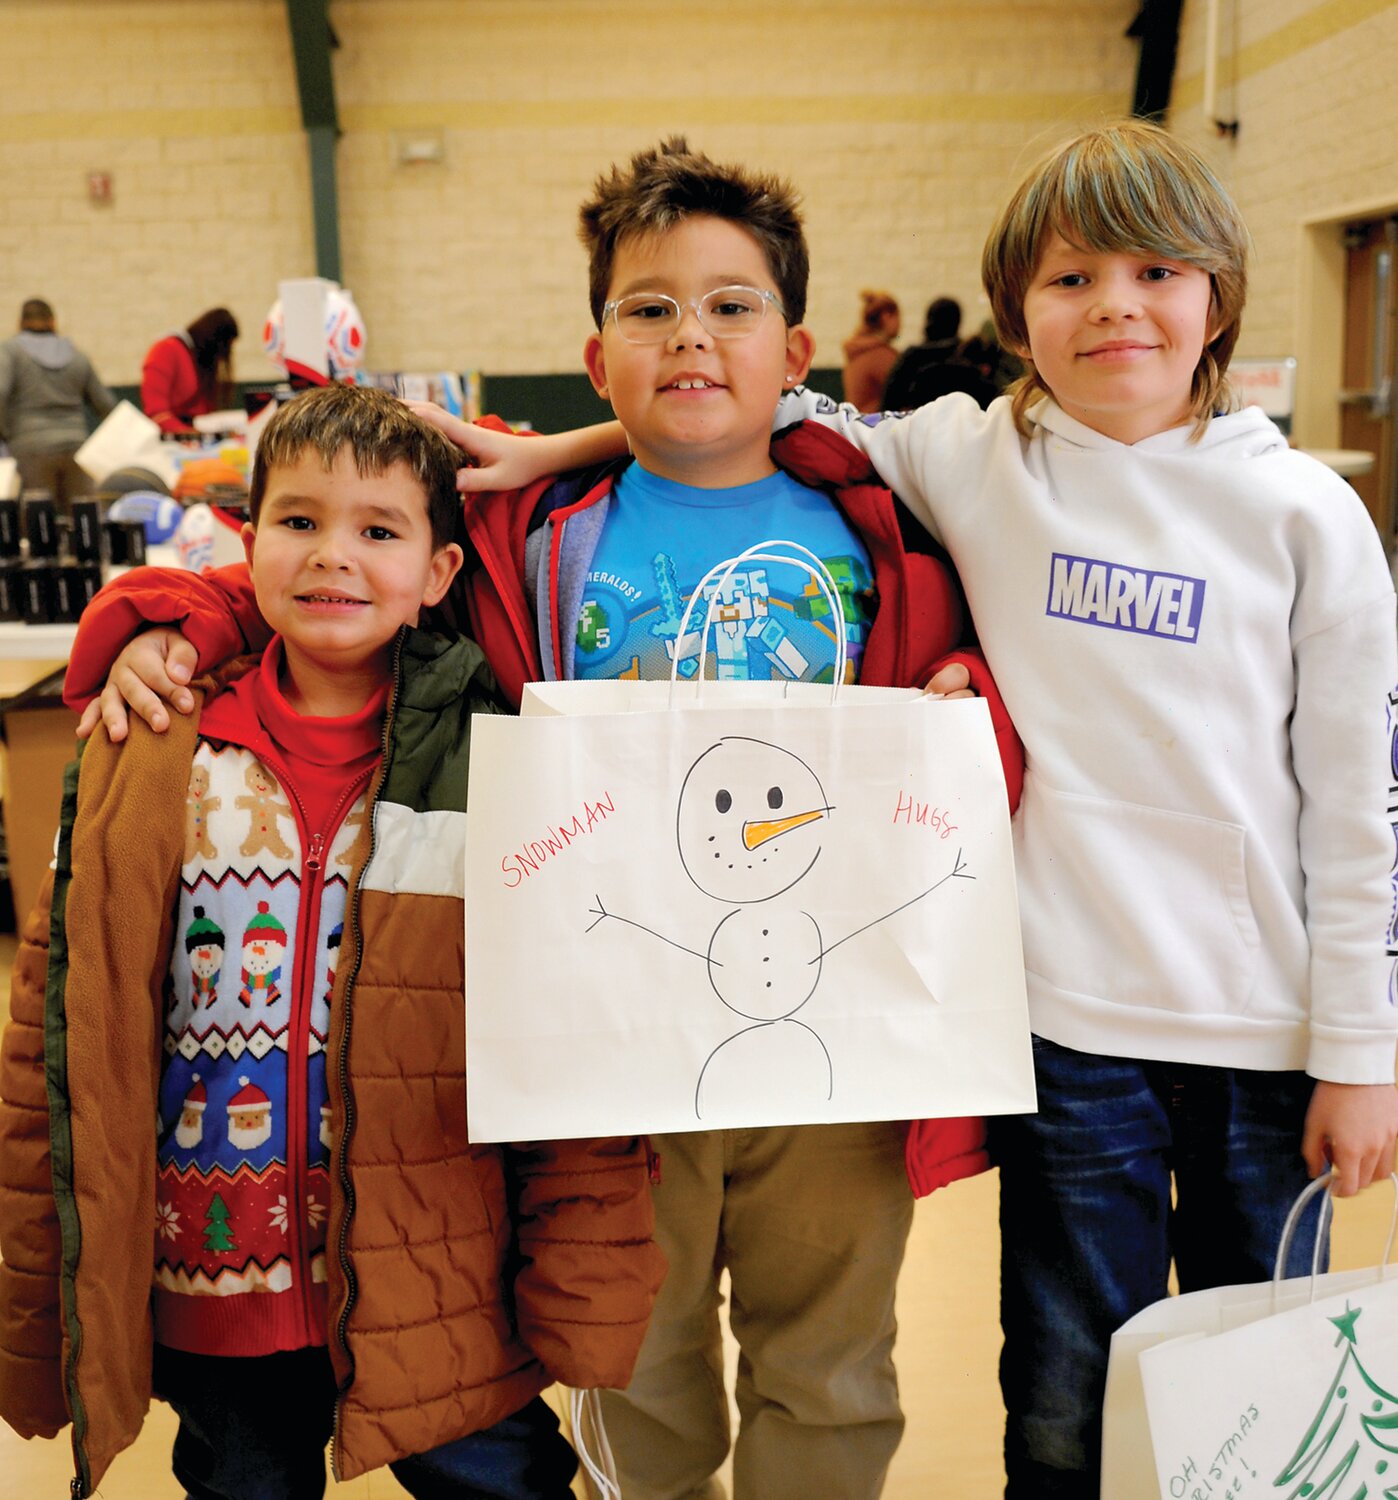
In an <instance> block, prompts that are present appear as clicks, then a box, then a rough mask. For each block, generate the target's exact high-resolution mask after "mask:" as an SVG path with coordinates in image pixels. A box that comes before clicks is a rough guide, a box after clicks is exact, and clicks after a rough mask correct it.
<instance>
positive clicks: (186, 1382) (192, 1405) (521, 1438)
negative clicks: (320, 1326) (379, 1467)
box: [155, 1344, 578, 1500]
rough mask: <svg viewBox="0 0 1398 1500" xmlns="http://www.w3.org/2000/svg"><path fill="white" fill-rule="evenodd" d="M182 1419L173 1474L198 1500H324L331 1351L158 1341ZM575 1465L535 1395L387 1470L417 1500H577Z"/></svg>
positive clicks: (158, 1359)
mask: <svg viewBox="0 0 1398 1500" xmlns="http://www.w3.org/2000/svg"><path fill="white" fill-rule="evenodd" d="M155 1392H156V1395H158V1396H159V1397H161V1399H162V1400H164V1401H167V1402H169V1404H170V1405H171V1406H172V1407H174V1409H175V1412H176V1414H177V1415H178V1417H179V1419H180V1428H179V1432H178V1433H177V1434H176V1436H175V1450H174V1454H173V1455H172V1458H171V1467H172V1468H173V1470H174V1473H175V1478H176V1479H178V1480H179V1482H180V1483H181V1484H182V1485H184V1487H185V1489H186V1490H187V1491H188V1493H189V1495H190V1496H191V1497H193V1500H320V1497H321V1496H322V1495H323V1494H324V1493H325V1445H326V1444H327V1443H328V1442H329V1441H330V1428H331V1423H332V1420H333V1414H334V1408H335V1377H334V1375H333V1373H332V1371H331V1368H330V1356H329V1354H328V1353H327V1352H326V1350H324V1349H296V1350H293V1351H291V1352H289V1353H283V1354H268V1355H262V1356H260V1357H256V1358H250V1359H225V1358H218V1357H215V1356H212V1355H203V1354H186V1353H184V1352H183V1351H181V1350H177V1349H166V1348H163V1347H161V1346H160V1345H158V1344H157V1345H156V1349H155ZM577 1466H578V1463H577V1458H576V1457H575V1456H574V1454H573V1450H572V1449H571V1448H570V1447H569V1446H568V1443H567V1441H566V1439H564V1437H563V1436H562V1434H561V1433H560V1432H559V1430H558V1419H557V1417H555V1416H554V1414H553V1412H552V1411H550V1410H549V1408H548V1406H547V1405H545V1403H544V1402H543V1401H541V1400H539V1399H538V1398H535V1399H534V1400H533V1401H531V1402H530V1403H529V1404H528V1405H527V1406H525V1407H522V1408H521V1409H520V1410H519V1411H517V1412H515V1413H514V1415H513V1416H510V1417H506V1418H505V1420H504V1421H503V1422H497V1423H496V1424H495V1426H494V1427H487V1428H485V1429H484V1430H483V1431H481V1432H474V1433H471V1434H470V1435H469V1436H467V1437H463V1438H458V1439H457V1440H456V1441H455V1442H452V1443H444V1444H443V1445H442V1446H441V1447H440V1448H433V1449H432V1450H431V1451H430V1452H428V1453H420V1454H417V1455H415V1456H414V1457H412V1458H404V1459H400V1460H399V1461H398V1462H397V1463H393V1464H390V1465H389V1468H390V1469H391V1470H392V1471H393V1475H394V1477H395V1478H396V1479H397V1480H398V1482H399V1484H401V1485H402V1486H403V1488H404V1489H405V1490H407V1492H408V1493H409V1494H410V1495H414V1496H416V1497H417V1500H569V1497H570V1495H571V1490H570V1484H571V1482H572V1478H573V1474H574V1473H575V1471H576V1470H577Z"/></svg>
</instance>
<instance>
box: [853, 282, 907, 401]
mask: <svg viewBox="0 0 1398 1500" xmlns="http://www.w3.org/2000/svg"><path fill="white" fill-rule="evenodd" d="M859 300H860V314H859V326H858V327H857V328H856V329H855V331H854V334H853V336H852V337H851V338H848V339H846V340H845V346H844V347H845V371H844V391H845V400H846V401H848V402H849V403H850V405H851V406H857V407H858V408H859V410H860V411H881V410H882V409H883V404H884V401H883V388H884V383H885V382H886V381H887V379H888V375H889V371H890V370H892V368H893V366H894V364H895V362H896V361H897V359H898V351H897V350H896V349H895V348H894V347H893V341H894V339H896V338H897V337H898V329H899V327H900V326H901V321H902V320H901V318H900V316H899V313H898V303H897V302H896V301H895V300H894V298H893V297H892V296H891V295H890V294H889V293H888V292H871V291H863V292H860V294H859Z"/></svg>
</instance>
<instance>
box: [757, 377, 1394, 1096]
mask: <svg viewBox="0 0 1398 1500" xmlns="http://www.w3.org/2000/svg"><path fill="white" fill-rule="evenodd" d="M802 417H813V418H814V419H815V420H817V421H820V422H823V423H825V424H826V425H829V426H831V427H834V428H835V429H836V430H838V431H839V432H841V433H842V434H843V435H844V436H845V437H846V438H848V439H849V440H850V441H851V442H853V443H855V444H856V445H857V446H859V447H860V448H862V449H863V450H864V451H865V452H867V453H868V454H869V456H870V458H871V459H872V461H873V463H874V465H875V467H876V468H877V469H878V472H879V474H880V476H881V477H882V478H883V480H884V481H885V482H886V483H887V484H888V485H889V486H890V487H891V488H892V489H893V490H894V491H895V492H896V493H897V494H898V496H899V497H900V498H901V499H902V500H903V502H904V503H905V504H906V505H907V507H908V508H909V510H911V511H912V512H913V513H914V514H915V515H916V516H917V517H918V518H919V520H921V521H922V522H923V523H924V524H925V525H926V526H927V527H928V529H929V530H930V531H932V532H933V534H934V535H936V536H937V537H938V538H940V539H941V540H942V541H943V542H944V544H945V545H946V547H947V549H948V551H949V552H950V553H951V556H952V559H953V560H954V562H955V563H956V566H957V568H958V570H959V571H960V574H961V581H962V584H963V586H964V588H965V591H966V595H967V598H968V600H969V602H970V606H971V611H972V614H973V616H974V618H975V622H976V626H977V629H978V630H979V633H980V639H981V643H982V645H983V646H984V648H985V653H986V656H987V658H988V660H989V662H990V666H991V668H992V670H993V671H994V673H995V677H996V681H997V682H998V684H999V687H1000V691H1001V692H1002V693H1003V694H1004V698H1005V703H1006V705H1007V706H1008V708H1009V711H1010V714H1011V716H1012V717H1013V719H1014V721H1015V725H1016V727H1017V728H1018V730H1019V733H1020V736H1021V738H1022V739H1023V741H1024V745H1025V749H1026V752H1027V774H1026V778H1025V786H1024V797H1023V801H1022V803H1021V805H1020V808H1019V813H1018V815H1017V817H1016V819H1015V828H1016V841H1015V854H1016V862H1017V865H1018V872H1019V892H1020V911H1021V918H1022V922H1023V927H1024V952H1025V964H1026V967H1027V970H1028V982H1029V997H1030V1014H1031V1018H1032V1022H1033V1026H1034V1030H1035V1031H1036V1032H1037V1033H1039V1034H1040V1035H1042V1036H1045V1037H1048V1038H1049V1039H1050V1040H1052V1041H1055V1042H1058V1043H1061V1044H1062V1045H1064V1046H1068V1047H1073V1048H1076V1049H1078V1050H1081V1051H1088V1052H1098V1053H1105V1054H1109V1055H1114V1056H1127V1057H1134V1058H1140V1059H1161V1060H1171V1061H1177V1062H1191V1063H1208V1064H1214V1065H1218V1066H1232V1067H1243V1068H1256V1069H1264V1070H1281V1069H1299V1068H1304V1069H1305V1070H1306V1071H1307V1072H1309V1073H1310V1074H1311V1075H1312V1076H1313V1077H1315V1078H1323V1079H1330V1080H1333V1081H1335V1082H1339V1083H1391V1082H1392V1081H1393V1076H1394V1041H1395V1035H1398V1008H1395V992H1394V973H1393V971H1394V963H1393V956H1392V954H1393V944H1394V916H1395V912H1394V894H1395V892H1394V882H1393V871H1394V840H1395V829H1394V827H1392V826H1391V824H1390V817H1389V813H1388V809H1389V807H1390V806H1391V803H1390V800H1389V799H1390V795H1391V791H1392V788H1393V782H1394V780H1395V777H1398V764H1395V756H1398V741H1395V737H1394V731H1395V722H1396V721H1398V714H1395V705H1396V704H1398V698H1396V697H1395V691H1394V689H1395V683H1398V629H1395V617H1394V591H1393V583H1392V579H1391V577H1390V575H1389V570H1388V567H1387V564H1386V561H1385V558H1384V554H1383V549H1382V547H1381V545H1380V543H1379V540H1378V537H1377V534H1376V532H1375V530H1374V527H1373V524H1372V523H1371V521H1370V519H1369V517H1368V515H1367V514H1366V512H1365V510H1364V508H1363V506H1362V505H1361V504H1360V502H1359V499H1358V497H1357V496H1356V495H1355V493H1354V491H1353V490H1352V489H1350V487H1349V486H1348V485H1347V484H1345V483H1344V482H1343V481H1342V480H1340V479H1339V478H1337V477H1336V476H1335V475H1334V474H1332V473H1331V472H1330V471H1329V470H1328V469H1326V468H1324V467H1323V466H1322V465H1320V464H1318V463H1316V462H1314V461H1313V460H1311V459H1309V458H1307V457H1306V456H1305V455H1303V454H1300V453H1297V452H1295V451H1293V450H1291V449H1289V448H1288V447H1287V446H1286V441H1285V439H1284V438H1283V437H1282V435H1281V434H1280V433H1279V432H1278V431H1277V429H1276V427H1275V426H1273V424H1272V423H1271V422H1270V421H1269V420H1268V419H1267V418H1266V417H1265V416H1264V415H1263V414H1262V412H1261V411H1259V410H1258V409H1257V408H1255V407H1250V408H1248V409H1247V410H1246V411H1242V412H1239V413H1236V414H1234V415H1231V416H1223V417H1216V418H1214V419H1213V420H1212V421H1211V422H1210V423H1209V425H1208V428H1207V430H1206V432H1205V433H1204V436H1203V439H1202V441H1200V442H1198V443H1191V442H1190V441H1189V436H1190V429H1189V428H1188V427H1182V428H1175V429H1173V430H1171V431H1169V432H1162V433H1159V434H1157V435H1155V436H1154V437H1150V438H1146V439H1145V440H1144V441H1142V442H1139V443H1136V444H1134V445H1126V444H1122V443H1119V442H1116V441H1114V440H1113V439H1111V438H1108V437H1104V436H1102V435H1101V434H1100V433H1098V432H1094V431H1093V430H1092V429H1091V428H1088V427H1085V426H1083V425H1082V424H1081V423H1079V422H1076V421H1074V420H1073V419H1072V418H1071V417H1069V416H1067V415H1066V414H1065V413H1064V412H1063V411H1062V410H1060V409H1059V407H1058V406H1057V405H1056V404H1055V403H1054V402H1052V401H1045V402H1043V403H1042V404H1041V405H1040V406H1039V407H1038V408H1037V409H1036V410H1035V411H1034V412H1033V413H1032V414H1031V420H1032V424H1033V437H1032V438H1031V439H1029V440H1026V439H1024V438H1023V437H1021V436H1020V434H1019V433H1018V432H1016V430H1015V427H1014V424H1013V422H1012V421H1011V418H1010V408H1009V402H1008V401H1007V400H1005V399H1003V398H1002V399H1000V400H998V401H996V402H994V403H993V404H992V406H991V407H990V409H989V411H985V412H983V411H981V410H980V409H979V408H978V407H977V406H976V404H975V402H974V401H972V400H971V399H970V398H969V397H965V396H948V397H945V398H944V399H942V400H940V401H937V402H935V403H933V404H932V405H930V406H925V407H922V408H920V409H918V410H917V411H915V412H911V413H908V414H906V415H903V416H899V417H895V418H885V419H883V420H880V419H878V418H874V417H864V418H861V417H860V416H859V414H858V413H857V412H855V411H854V410H853V409H852V408H848V407H842V408H839V409H838V410H837V409H836V408H835V407H834V406H833V404H832V403H831V402H829V401H828V400H826V399H825V398H824V397H819V396H816V395H815V394H814V393H812V392H808V391H804V390H799V391H797V392H796V393H795V394H794V395H793V396H791V397H788V398H787V399H786V400H784V401H783V402H782V404H781V406H780V408H779V410H778V414H777V425H778V426H785V425H787V424H788V423H791V422H794V421H796V420H798V419H800V418H802Z"/></svg>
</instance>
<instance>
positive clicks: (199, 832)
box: [184, 766, 223, 864]
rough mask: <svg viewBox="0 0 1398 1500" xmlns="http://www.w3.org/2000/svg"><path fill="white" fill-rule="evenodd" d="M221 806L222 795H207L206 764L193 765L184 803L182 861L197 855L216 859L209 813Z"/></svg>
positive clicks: (216, 852)
mask: <svg viewBox="0 0 1398 1500" xmlns="http://www.w3.org/2000/svg"><path fill="white" fill-rule="evenodd" d="M222 806H223V798H222V797H211V796H209V771H208V767H207V766H195V767H194V769H193V770H192V771H190V773H189V792H188V793H187V795H186V796H185V803H184V862H185V863H186V864H188V863H189V862H190V860H192V859H194V858H195V857H196V856H198V857H199V858H200V859H217V858H218V850H217V849H215V848H214V843H213V839H212V838H210V837H209V815H210V814H211V813H216V812H217V811H218V810H219V808H220V807H222Z"/></svg>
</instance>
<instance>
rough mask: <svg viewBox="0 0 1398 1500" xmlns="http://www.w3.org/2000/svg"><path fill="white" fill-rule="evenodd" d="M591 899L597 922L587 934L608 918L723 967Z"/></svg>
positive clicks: (600, 900)
mask: <svg viewBox="0 0 1398 1500" xmlns="http://www.w3.org/2000/svg"><path fill="white" fill-rule="evenodd" d="M593 899H594V900H595V901H596V902H597V905H596V906H593V907H590V908H589V910H590V911H591V912H592V914H593V915H594V916H595V917H596V918H597V920H596V921H595V922H594V923H593V924H592V926H591V927H589V928H588V929H587V930H588V931H589V932H591V931H592V928H593V927H600V926H601V924H602V923H603V922H604V921H605V920H606V918H608V917H610V918H611V919H612V921H613V922H623V923H625V925H626V926H627V927H634V928H636V930H637V931H638V932H648V933H649V934H650V935H651V937H653V938H659V939H660V941H661V942H662V943H668V944H669V946H670V947H671V948H678V949H679V950H680V952H681V953H692V954H693V955H694V957H695V958H702V959H703V960H704V961H705V962H706V963H709V962H712V963H713V966H714V968H716V969H721V968H722V967H723V965H722V964H721V963H719V962H718V961H717V960H716V959H714V960H710V958H709V955H708V954H707V953H700V952H699V950H698V949H697V948H686V947H685V945H684V944H683V943H677V942H676V941H675V940H674V938H667V937H666V936H665V934H664V933H663V932H657V931H656V930H655V928H654V927H647V926H646V925H645V924H644V923H643V922H633V921H632V920H631V918H630V917H619V916H617V914H616V913H615V912H614V911H608V910H607V909H606V908H605V907H604V906H603V905H602V898H601V897H600V896H596V897H594V898H593Z"/></svg>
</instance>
